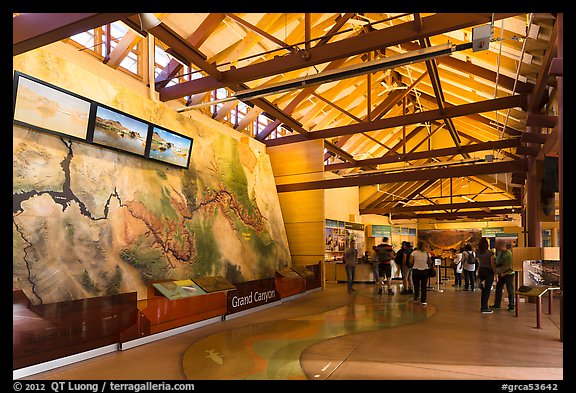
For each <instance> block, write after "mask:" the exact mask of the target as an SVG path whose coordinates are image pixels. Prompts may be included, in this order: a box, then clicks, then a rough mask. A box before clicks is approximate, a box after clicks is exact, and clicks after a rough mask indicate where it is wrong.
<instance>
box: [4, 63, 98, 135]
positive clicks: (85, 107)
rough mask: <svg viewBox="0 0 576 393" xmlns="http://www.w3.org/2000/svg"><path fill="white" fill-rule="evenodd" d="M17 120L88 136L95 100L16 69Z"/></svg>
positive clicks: (45, 129)
mask: <svg viewBox="0 0 576 393" xmlns="http://www.w3.org/2000/svg"><path fill="white" fill-rule="evenodd" d="M13 103H14V112H13V113H14V116H13V121H14V124H18V125H20V126H23V127H29V128H32V129H35V130H39V131H43V132H49V133H53V134H56V135H59V136H64V137H70V138H73V139H78V140H86V138H87V135H88V132H89V128H90V127H89V124H90V110H91V106H92V101H91V100H88V99H86V98H83V97H82V96H79V95H77V94H74V93H71V92H69V91H67V90H65V89H62V88H60V87H58V86H55V85H52V84H50V83H47V82H44V81H42V80H40V79H37V78H34V77H32V76H29V75H26V74H23V73H20V72H18V71H16V72H15V73H14V101H13Z"/></svg>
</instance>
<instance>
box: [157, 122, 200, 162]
mask: <svg viewBox="0 0 576 393" xmlns="http://www.w3.org/2000/svg"><path fill="white" fill-rule="evenodd" d="M149 138H150V148H149V151H148V158H150V159H153V160H157V161H162V162H166V163H168V164H172V165H176V166H179V167H182V168H188V165H189V164H190V152H191V150H192V138H190V137H187V136H184V135H181V134H178V133H176V132H174V131H170V130H167V129H165V128H161V127H158V126H153V127H152V135H151V136H150V137H149Z"/></svg>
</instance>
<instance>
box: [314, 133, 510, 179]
mask: <svg viewBox="0 0 576 393" xmlns="http://www.w3.org/2000/svg"><path fill="white" fill-rule="evenodd" d="M518 146H520V140H519V139H516V138H515V139H502V140H499V141H490V142H483V143H474V144H470V145H465V146H460V147H459V148H458V147H447V148H443V149H434V150H424V151H419V152H412V153H408V154H406V155H402V154H401V155H395V156H392V155H384V156H382V157H379V158H369V159H366V160H358V161H357V162H356V164H352V163H340V164H330V165H325V166H324V170H325V171H334V170H340V169H345V168H354V167H358V166H368V165H382V164H393V163H398V162H404V161H413V160H421V159H424V158H433V157H442V156H448V155H458V154H462V153H472V152H476V151H485V150H495V149H506V148H512V147H518Z"/></svg>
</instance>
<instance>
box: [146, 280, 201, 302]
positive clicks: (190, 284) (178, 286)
mask: <svg viewBox="0 0 576 393" xmlns="http://www.w3.org/2000/svg"><path fill="white" fill-rule="evenodd" d="M152 286H153V287H154V288H156V289H157V290H158V291H159V292H160V293H161V294H162V295H164V296H165V297H167V298H168V299H170V300H177V299H184V298H187V297H191V296H198V295H204V294H206V291H204V290H203V289H202V288H200V286H198V284H196V283H195V282H194V281H192V280H177V281H166V282H157V283H154V284H152Z"/></svg>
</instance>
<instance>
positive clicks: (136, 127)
mask: <svg viewBox="0 0 576 393" xmlns="http://www.w3.org/2000/svg"><path fill="white" fill-rule="evenodd" d="M148 129H149V124H148V123H147V122H145V121H142V120H141V119H138V118H137V117H134V116H130V115H128V114H126V113H122V112H119V111H117V110H115V109H112V108H110V107H107V106H105V105H102V104H98V105H97V107H96V115H95V121H94V128H93V134H92V138H91V140H90V142H93V143H95V144H98V145H102V146H106V147H108V148H111V149H114V150H121V151H126V152H130V153H132V154H137V155H139V156H143V157H144V153H145V151H146V142H147V140H148Z"/></svg>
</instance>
